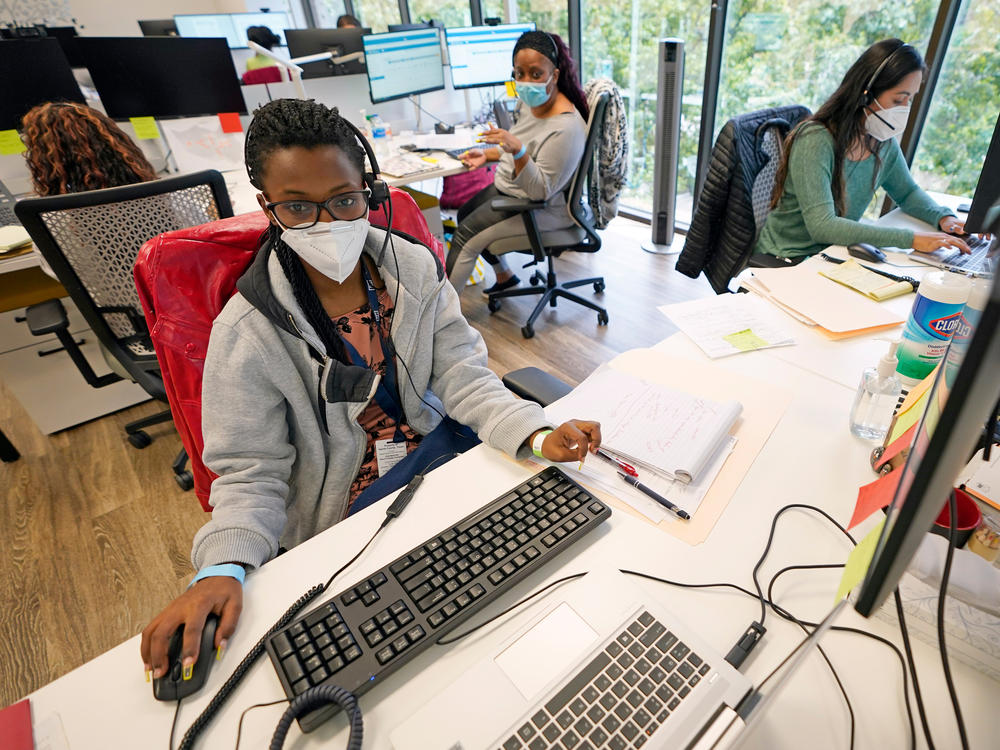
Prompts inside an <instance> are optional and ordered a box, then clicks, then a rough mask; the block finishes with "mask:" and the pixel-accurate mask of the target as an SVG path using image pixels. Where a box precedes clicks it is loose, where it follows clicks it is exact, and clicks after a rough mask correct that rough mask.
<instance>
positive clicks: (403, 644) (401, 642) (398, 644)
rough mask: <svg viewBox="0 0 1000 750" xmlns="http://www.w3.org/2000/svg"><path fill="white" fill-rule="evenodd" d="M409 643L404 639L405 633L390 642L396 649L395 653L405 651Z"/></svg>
mask: <svg viewBox="0 0 1000 750" xmlns="http://www.w3.org/2000/svg"><path fill="white" fill-rule="evenodd" d="M409 645H410V642H409V641H408V640H406V636H405V635H401V636H399V638H397V639H396V640H394V641H393V642H392V648H393V649H394V650H395V651H396V653H397V654H398V653H400V652H401V651H405V650H406V648H407V646H409Z"/></svg>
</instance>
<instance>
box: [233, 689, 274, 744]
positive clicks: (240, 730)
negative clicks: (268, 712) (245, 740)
mask: <svg viewBox="0 0 1000 750" xmlns="http://www.w3.org/2000/svg"><path fill="white" fill-rule="evenodd" d="M279 703H288V698H282V699H281V700H278V701H271V702H269V703H255V704H254V705H252V706H250V707H248V708H244V709H243V713H241V714H240V721H239V724H237V725H236V747H235V748H233V750H240V737H241V736H242V735H243V719H244V717H246V715H247V714H248V713H250V712H251V711H253V710H254V709H255V708H264V707H266V706H277V705H278V704H279Z"/></svg>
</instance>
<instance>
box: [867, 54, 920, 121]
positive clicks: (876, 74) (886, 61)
mask: <svg viewBox="0 0 1000 750" xmlns="http://www.w3.org/2000/svg"><path fill="white" fill-rule="evenodd" d="M909 46H910V45H909V44H906V43H905V42H904V43H903V44H901V45H899V46H898V47H896V49H894V50H893V51H892V52H890V53H889V54H888V55H886V56H885V59H884V60H883V61H882V62H881V64H880V65H879V66H878V67H877V68H875V72H874V73H872V77H871V78H869V79H868V83H866V84H865V90H864V91H862V92H861V107H862V108H864V107H867V106H868V105H869V104H871V103H872V102H873V101H875V96H874V95H873V94H872V93H871V89H872V86H873V85H874V83H875V79H876V78H878V77H879V74H880V73H881V72H882V71H883V70H884V69H885V66H886V65H888V64H889V61H890V60H891V59H892V57H893V55H895V54H896V53H897V52H899V51H900V50H901V49H903V48H904V47H909Z"/></svg>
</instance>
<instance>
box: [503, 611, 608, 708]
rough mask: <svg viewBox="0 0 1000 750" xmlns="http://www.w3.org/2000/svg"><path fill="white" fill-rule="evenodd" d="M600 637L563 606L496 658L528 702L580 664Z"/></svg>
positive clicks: (575, 614) (578, 616) (581, 619)
mask: <svg viewBox="0 0 1000 750" xmlns="http://www.w3.org/2000/svg"><path fill="white" fill-rule="evenodd" d="M596 638H597V633H596V632H595V631H594V629H593V628H592V627H590V625H588V624H587V623H586V621H585V620H584V619H583V618H582V617H580V615H578V614H577V613H576V611H575V610H574V609H573V608H572V607H571V606H570V605H569V604H567V603H565V602H563V603H562V604H560V605H559V606H558V607H556V608H555V609H554V610H552V612H550V613H549V614H548V615H546V616H545V618H544V619H542V620H540V621H539V622H538V624H536V625H535V626H534V627H533V628H532V629H531V630H529V631H528V632H527V633H525V634H524V635H522V636H521V637H520V638H518V639H517V640H516V641H514V643H512V644H511V645H510V646H508V647H507V648H506V649H504V650H503V651H502V652H500V653H499V654H497V656H495V657H494V661H495V662H496V664H497V666H499V667H500V669H501V670H503V673H504V674H506V675H507V677H508V678H510V681H511V682H513V683H514V685H515V686H516V687H517V689H518V690H519V691H520V692H521V695H523V696H524V697H525V698H526V699H529V700H530V699H531V698H533V697H534V696H536V695H537V694H538V692H539V691H540V690H541V689H542V688H544V687H545V686H546V685H547V684H548V683H550V682H551V681H552V680H554V679H555V678H556V677H558V676H559V675H560V674H562V673H563V672H564V671H566V669H567V668H569V667H570V666H572V665H573V664H577V663H579V661H580V658H581V656H582V655H583V653H584V652H585V651H586V650H587V649H589V648H590V647H592V646H593V644H594V641H595V640H596Z"/></svg>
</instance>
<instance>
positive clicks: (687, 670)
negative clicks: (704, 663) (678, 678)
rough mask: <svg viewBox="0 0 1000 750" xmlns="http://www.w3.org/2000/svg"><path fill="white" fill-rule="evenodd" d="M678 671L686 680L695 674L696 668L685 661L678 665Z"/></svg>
mask: <svg viewBox="0 0 1000 750" xmlns="http://www.w3.org/2000/svg"><path fill="white" fill-rule="evenodd" d="M677 671H678V672H680V673H681V675H682V676H683V677H684V678H685V679H686V678H688V677H690V676H691V675H693V674H694V667H692V666H691V665H690V664H688V663H687V662H686V661H684V662H681V663H680V664H678V665H677Z"/></svg>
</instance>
